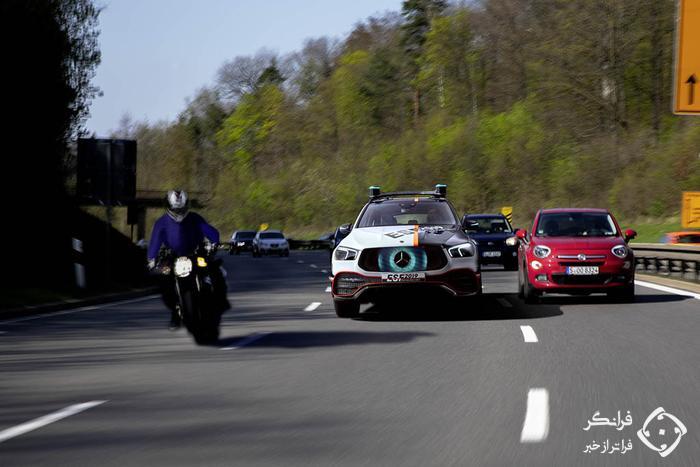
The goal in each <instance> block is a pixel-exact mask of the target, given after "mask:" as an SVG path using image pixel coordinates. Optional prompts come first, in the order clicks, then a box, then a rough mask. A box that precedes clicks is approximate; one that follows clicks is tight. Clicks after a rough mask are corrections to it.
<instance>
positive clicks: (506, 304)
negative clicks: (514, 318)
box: [496, 297, 513, 308]
mask: <svg viewBox="0 0 700 467" xmlns="http://www.w3.org/2000/svg"><path fill="white" fill-rule="evenodd" d="M496 301H497V302H498V303H500V304H501V306H503V307H505V308H513V304H512V303H510V302H509V301H508V300H506V299H505V298H503V297H498V298H497V299H496Z"/></svg>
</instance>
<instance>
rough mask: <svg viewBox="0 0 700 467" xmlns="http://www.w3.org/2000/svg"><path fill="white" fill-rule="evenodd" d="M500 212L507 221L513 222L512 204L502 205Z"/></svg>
mask: <svg viewBox="0 0 700 467" xmlns="http://www.w3.org/2000/svg"><path fill="white" fill-rule="evenodd" d="M501 214H503V215H504V216H506V219H508V222H513V206H503V207H502V208H501Z"/></svg>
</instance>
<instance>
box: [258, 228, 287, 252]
mask: <svg viewBox="0 0 700 467" xmlns="http://www.w3.org/2000/svg"><path fill="white" fill-rule="evenodd" d="M263 255H279V256H289V242H288V241H287V239H286V238H284V234H283V233H282V232H280V231H279V230H263V231H260V232H258V233H256V234H255V238H253V256H254V257H256V258H258V257H260V256H263Z"/></svg>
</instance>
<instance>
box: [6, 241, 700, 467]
mask: <svg viewBox="0 0 700 467" xmlns="http://www.w3.org/2000/svg"><path fill="white" fill-rule="evenodd" d="M225 262H226V267H227V269H228V270H229V277H228V280H229V287H230V290H229V292H230V297H231V300H232V302H233V310H232V311H230V312H229V313H227V314H226V315H225V319H224V323H223V327H222V341H221V343H220V345H218V346H211V347H196V346H195V345H194V344H193V342H192V340H191V339H190V338H189V337H188V336H187V334H186V333H185V332H184V331H178V332H175V333H171V332H169V331H168V330H167V321H168V315H167V312H166V311H165V309H164V307H163V305H162V304H161V302H160V301H159V299H158V298H157V297H145V298H141V299H135V300H131V301H126V302H121V303H114V304H109V305H103V306H96V307H87V308H86V309H77V310H67V311H65V312H59V313H55V314H52V315H48V316H39V317H36V316H33V317H30V318H25V319H19V320H14V321H4V322H0V465H2V466H5V467H8V466H40V465H51V466H55V465H65V466H78V465H106V466H124V465H148V466H158V465H163V466H165V465H167V466H180V465H217V466H218V465H220V466H231V465H241V466H256V465H284V466H296V465H300V466H302V465H303V466H306V465H319V466H329V465H333V466H346V465H347V466H357V465H367V466H385V465H386V466H389V465H392V466H393V465H396V466H432V465H438V466H444V465H455V466H467V465H490V466H500V465H533V466H541V465H558V466H563V465H566V466H569V465H630V466H639V465H689V466H690V465H695V466H697V465H699V464H700V461H699V460H698V459H699V458H700V397H699V396H700V364H699V362H700V300H698V299H697V298H693V297H687V296H682V295H679V294H675V293H668V292H663V291H660V290H656V289H651V288H647V287H641V286H638V287H637V293H638V301H637V303H633V304H621V303H610V302H609V301H608V300H607V299H605V298H604V297H602V296H601V297H595V296H593V297H587V298H573V297H549V298H547V299H545V301H544V303H543V304H540V305H532V306H526V305H524V304H523V303H522V302H521V301H520V300H519V299H518V298H517V297H516V295H515V292H516V275H515V274H516V273H512V272H504V271H500V270H489V271H485V272H484V283H485V295H484V297H483V299H480V300H474V301H473V302H472V303H471V304H470V305H467V306H461V307H454V306H452V305H450V304H448V303H440V302H434V301H428V302H426V303H405V304H400V305H398V304H397V305H396V306H391V307H388V306H387V307H385V308H383V309H378V308H377V307H367V308H365V309H364V310H365V313H364V316H363V318H362V319H356V320H341V319H338V318H336V317H335V314H334V312H333V305H332V302H331V297H330V293H328V291H327V287H328V285H329V282H328V269H329V265H328V255H327V253H323V252H292V255H291V257H289V258H261V259H253V258H251V257H250V256H247V255H245V256H240V257H238V256H236V257H228V256H226V258H225ZM657 407H663V409H665V410H666V411H667V412H668V413H671V414H673V415H675V416H676V417H677V418H678V419H679V420H680V421H681V422H682V423H683V424H684V425H685V427H686V428H687V433H686V434H685V435H683V436H682V438H681V440H680V442H679V444H678V446H677V448H676V449H675V450H673V452H671V453H670V454H669V455H668V457H666V458H662V457H661V456H660V455H659V454H658V453H657V452H655V451H653V450H651V449H649V448H648V447H646V446H645V445H644V444H643V443H642V442H641V441H640V439H639V438H638V436H637V430H639V429H640V428H641V427H642V425H643V424H644V422H645V419H646V418H647V416H648V415H649V414H650V413H651V412H652V411H653V410H654V409H656V408H657ZM618 411H619V413H618ZM628 411H629V417H628ZM596 412H598V414H597V415H596ZM613 419H614V420H613ZM628 422H630V423H628ZM662 422H663V423H666V424H668V423H669V419H668V418H665V419H664V420H663V421H660V422H659V423H662ZM584 428H589V429H588V430H584ZM663 430H667V431H663ZM672 430H673V426H671V427H666V428H658V427H656V426H654V428H653V429H652V430H651V431H652V432H651V436H652V437H657V436H658V437H659V439H661V438H663V437H664V436H663V433H666V436H668V434H669V433H673V431H672ZM622 440H624V442H622ZM594 441H595V443H594ZM606 441H607V445H606ZM654 441H655V442H657V441H659V440H658V439H656V438H654ZM621 442H622V444H621ZM596 446H597V448H596V449H593V448H594V447H596ZM603 446H608V447H609V449H605V451H606V452H605V453H603ZM613 446H617V448H618V449H617V450H615V449H614V448H613ZM623 446H624V449H623V448H622V447H623ZM585 451H589V452H585ZM611 451H612V453H611ZM623 451H624V452H623Z"/></svg>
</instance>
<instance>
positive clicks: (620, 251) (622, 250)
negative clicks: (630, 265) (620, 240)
mask: <svg viewBox="0 0 700 467" xmlns="http://www.w3.org/2000/svg"><path fill="white" fill-rule="evenodd" d="M610 251H612V254H613V255H615V256H617V257H618V258H621V259H622V258H626V257H627V254H628V253H629V250H628V249H627V247H626V246H625V245H617V246H614V247H613V248H612V250H610Z"/></svg>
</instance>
